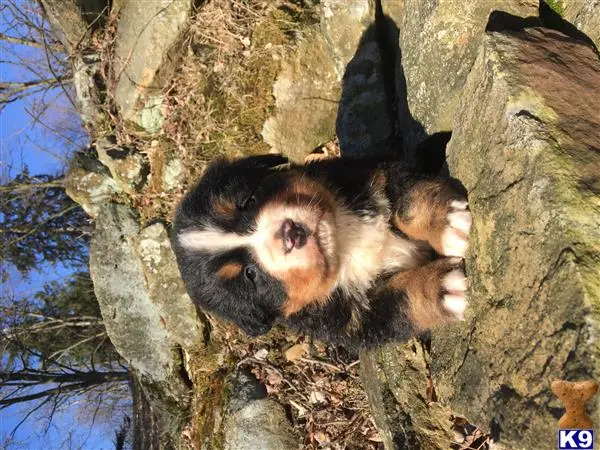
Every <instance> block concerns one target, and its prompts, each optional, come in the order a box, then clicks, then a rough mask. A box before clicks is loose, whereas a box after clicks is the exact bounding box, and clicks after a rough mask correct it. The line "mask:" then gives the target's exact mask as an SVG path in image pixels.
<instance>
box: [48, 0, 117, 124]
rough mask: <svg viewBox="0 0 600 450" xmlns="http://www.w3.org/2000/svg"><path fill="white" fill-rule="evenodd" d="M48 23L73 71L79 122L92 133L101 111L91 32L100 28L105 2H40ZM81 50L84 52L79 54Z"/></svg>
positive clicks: (51, 0)
mask: <svg viewBox="0 0 600 450" xmlns="http://www.w3.org/2000/svg"><path fill="white" fill-rule="evenodd" d="M41 4H42V6H43V8H44V11H45V12H46V15H47V17H48V20H49V22H50V24H51V25H52V27H53V29H54V31H56V33H57V36H58V38H59V39H60V40H61V42H62V43H63V45H64V46H65V48H66V49H67V53H68V54H69V55H70V61H71V66H72V72H73V80H72V84H73V87H74V89H75V96H74V98H73V101H74V102H75V103H76V105H77V110H78V112H79V115H80V117H81V121H82V122H83V124H84V126H85V127H86V128H87V129H88V131H91V130H93V127H94V125H95V124H96V122H97V120H98V119H99V116H100V114H101V112H100V108H99V105H100V101H99V98H100V96H101V94H100V89H98V86H97V85H96V77H97V76H98V73H99V70H100V56H99V55H98V54H94V53H91V52H90V51H89V50H88V48H89V46H90V41H91V39H90V38H91V34H92V31H93V30H95V29H96V28H98V27H100V26H102V25H103V24H104V22H105V18H106V16H107V12H108V2H106V1H105V0H42V1H41ZM82 49H86V50H85V51H82Z"/></svg>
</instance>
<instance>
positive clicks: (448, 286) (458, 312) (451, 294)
mask: <svg viewBox="0 0 600 450" xmlns="http://www.w3.org/2000/svg"><path fill="white" fill-rule="evenodd" d="M441 284H442V308H444V310H445V311H446V312H447V313H449V314H450V315H451V316H453V317H454V318H456V319H457V320H465V310H466V309H467V306H468V303H467V298H466V292H467V277H466V276H465V273H464V272H463V270H462V269H458V268H457V269H453V270H451V271H450V272H448V273H447V274H446V275H444V276H443V277H442V283H441Z"/></svg>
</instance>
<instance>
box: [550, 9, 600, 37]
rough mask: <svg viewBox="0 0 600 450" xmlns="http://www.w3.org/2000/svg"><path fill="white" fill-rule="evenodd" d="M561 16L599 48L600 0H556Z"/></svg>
mask: <svg viewBox="0 0 600 450" xmlns="http://www.w3.org/2000/svg"><path fill="white" fill-rule="evenodd" d="M555 1H556V0H555ZM557 3H558V5H559V12H560V13H562V14H561V15H562V17H563V18H564V19H565V20H568V21H569V22H571V23H572V24H573V25H575V26H576V27H577V28H578V29H579V30H581V31H582V32H583V33H585V34H586V35H587V36H588V37H589V38H590V39H591V40H592V41H593V42H594V44H596V48H597V49H599V48H600V1H599V0H558V1H557Z"/></svg>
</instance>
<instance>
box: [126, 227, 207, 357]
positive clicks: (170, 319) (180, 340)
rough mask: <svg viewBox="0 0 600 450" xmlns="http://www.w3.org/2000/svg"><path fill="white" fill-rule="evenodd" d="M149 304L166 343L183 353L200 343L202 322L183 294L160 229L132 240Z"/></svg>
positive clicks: (146, 230)
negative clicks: (176, 346) (166, 339)
mask: <svg viewBox="0 0 600 450" xmlns="http://www.w3.org/2000/svg"><path fill="white" fill-rule="evenodd" d="M136 249H137V255H138V256H139V258H140V260H141V262H142V269H143V271H144V275H145V278H146V289H147V291H148V296H149V298H150V301H152V303H153V304H154V305H155V306H156V307H157V309H158V312H159V314H160V317H161V320H162V323H163V325H164V327H165V329H166V331H167V333H168V335H169V339H170V340H172V341H174V342H176V343H177V344H179V345H180V346H181V347H183V348H184V350H193V349H194V348H196V347H201V346H202V345H203V343H204V322H203V317H201V316H200V315H199V314H198V311H197V309H196V307H195V306H194V304H193V303H192V299H191V298H190V297H189V295H188V294H187V292H186V290H185V286H184V284H183V280H182V279H181V275H180V274H179V268H178V267H177V263H176V261H175V254H174V253H173V250H172V249H171V243H170V241H169V235H168V233H167V230H166V229H165V227H164V225H163V224H161V223H155V224H153V225H150V226H149V227H146V228H144V229H143V230H142V231H141V232H140V234H139V235H138V237H137V239H136Z"/></svg>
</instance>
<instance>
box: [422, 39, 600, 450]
mask: <svg viewBox="0 0 600 450" xmlns="http://www.w3.org/2000/svg"><path fill="white" fill-rule="evenodd" d="M548 55H552V57H548ZM598 92H600V60H599V59H598V57H597V55H596V54H595V53H594V52H593V50H592V49H590V48H589V47H587V46H585V45H582V44H581V43H580V42H578V41H573V40H571V39H569V38H567V37H566V36H564V35H562V34H560V33H558V32H555V31H550V30H546V29H529V30H527V31H525V32H520V33H513V34H505V35H502V34H496V33H495V34H492V35H490V36H487V37H486V39H485V41H484V45H483V47H482V49H481V51H480V53H479V55H478V58H477V61H476V62H475V65H474V67H473V69H472V71H471V74H470V75H469V79H468V81H467V84H466V86H465V95H464V99H463V101H462V102H461V104H460V106H459V109H458V112H457V116H456V118H455V127H454V132H453V135H452V140H451V142H450V144H449V148H448V155H449V158H448V164H449V167H450V170H451V173H452V174H453V175H454V176H456V177H457V178H459V179H460V180H461V181H462V182H463V183H464V185H465V187H466V188H467V189H468V191H469V201H470V206H471V209H472V211H473V214H474V225H473V235H472V242H473V246H472V248H473V251H471V252H470V253H469V256H468V258H467V271H468V273H469V274H470V277H471V283H472V291H471V298H472V312H471V315H470V317H469V318H468V320H467V322H466V323H465V324H464V325H463V326H461V327H459V328H457V329H456V330H455V331H456V332H455V333H451V332H447V333H440V334H439V335H438V339H437V341H435V342H434V346H433V356H432V357H433V361H434V363H433V374H434V377H435V378H436V380H438V381H439V383H440V386H443V389H440V390H439V394H440V396H441V397H442V399H444V400H449V403H450V405H451V406H452V407H453V408H454V409H457V410H459V411H463V412H465V413H467V412H468V413H469V414H470V416H471V417H472V418H473V419H474V420H476V421H477V422H478V423H482V424H489V423H492V422H495V423H497V424H498V425H499V427H500V428H501V429H502V430H503V434H504V437H505V438H507V439H508V440H512V441H513V442H518V443H519V445H522V446H525V447H528V448H533V447H534V446H536V445H539V444H540V443H547V446H548V447H550V446H552V445H553V444H554V436H553V433H554V430H555V428H556V417H555V416H554V415H553V411H552V410H551V408H553V407H557V406H559V404H557V402H556V400H555V399H554V396H553V395H552V393H551V392H550V382H551V381H552V380H554V379H558V378H566V379H580V378H584V379H585V378H595V379H597V380H598V379H600V341H599V337H600V279H599V278H598V274H599V273H600V227H598V218H599V217H600V179H599V178H598V168H600V153H598V150H599V149H600V102H598V100H597V95H596V94H597V93H598ZM466 99H469V100H468V101H467V100H466ZM461 338H462V339H461ZM457 342H459V344H458V345H457ZM590 412H592V413H593V415H594V418H595V422H596V423H599V422H600V405H599V404H598V401H596V403H595V406H594V405H592V408H591V410H590ZM544 446H546V445H544Z"/></svg>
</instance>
